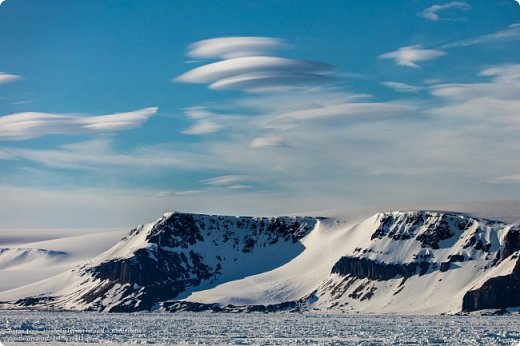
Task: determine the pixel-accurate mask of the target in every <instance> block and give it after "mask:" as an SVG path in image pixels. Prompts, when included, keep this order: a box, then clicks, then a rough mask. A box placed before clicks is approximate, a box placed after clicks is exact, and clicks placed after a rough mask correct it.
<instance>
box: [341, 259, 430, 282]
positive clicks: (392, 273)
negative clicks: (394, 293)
mask: <svg viewBox="0 0 520 346" xmlns="http://www.w3.org/2000/svg"><path fill="white" fill-rule="evenodd" d="M426 263H427V262H426ZM418 265H419V264H418V262H412V263H406V264H394V263H384V262H377V261H373V260H371V259H368V258H358V257H348V256H343V257H341V259H340V260H339V261H338V262H336V264H335V265H334V267H332V273H334V274H339V275H350V276H352V277H356V278H359V279H363V278H368V279H371V280H390V279H393V278H395V277H410V276H412V275H415V273H416V269H417V266H418ZM428 266H429V263H428ZM427 268H428V267H426V270H427Z"/></svg>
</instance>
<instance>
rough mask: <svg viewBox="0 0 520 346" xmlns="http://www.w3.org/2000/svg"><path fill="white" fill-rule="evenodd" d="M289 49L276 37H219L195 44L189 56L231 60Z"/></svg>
mask: <svg viewBox="0 0 520 346" xmlns="http://www.w3.org/2000/svg"><path fill="white" fill-rule="evenodd" d="M285 48H288V46H287V44H286V43H285V42H284V41H283V40H280V39H278V38H274V37H219V38H212V39H209V40H203V41H198V42H195V43H193V44H192V45H190V46H189V49H188V55H189V56H190V57H193V58H199V59H208V58H222V59H230V58H237V57H242V56H255V55H263V53H266V52H269V51H272V50H277V49H285Z"/></svg>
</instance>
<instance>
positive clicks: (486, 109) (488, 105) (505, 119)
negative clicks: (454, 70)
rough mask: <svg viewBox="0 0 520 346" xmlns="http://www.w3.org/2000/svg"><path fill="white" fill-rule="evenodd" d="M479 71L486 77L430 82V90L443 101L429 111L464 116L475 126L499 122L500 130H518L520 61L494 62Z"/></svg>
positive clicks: (443, 114) (496, 124) (447, 115)
mask: <svg viewBox="0 0 520 346" xmlns="http://www.w3.org/2000/svg"><path fill="white" fill-rule="evenodd" d="M479 75H480V76H481V77H484V78H489V80H488V81H485V82H480V83H457V84H454V83H450V84H438V85H434V86H432V87H431V90H430V92H431V94H432V95H434V96H437V97H439V98H441V99H442V100H444V101H445V102H446V104H445V105H442V106H439V107H436V108H434V109H432V110H430V113H431V114H433V115H436V116H441V117H444V118H446V119H464V120H465V121H467V122H470V123H473V124H475V123H477V124H478V126H491V125H492V124H494V126H498V125H499V126H500V127H501V128H500V131H502V132H504V131H510V132H514V131H518V130H520V118H519V117H518V114H520V100H519V98H518V95H520V64H511V65H501V66H495V67H492V68H488V69H486V70H483V71H481V72H480V74H479ZM493 131H497V129H493Z"/></svg>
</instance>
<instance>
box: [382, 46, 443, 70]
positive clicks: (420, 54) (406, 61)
mask: <svg viewBox="0 0 520 346" xmlns="http://www.w3.org/2000/svg"><path fill="white" fill-rule="evenodd" d="M446 54H447V53H446V52H444V51H442V50H436V49H423V48H421V46H419V45H415V46H407V47H401V48H399V49H398V50H396V51H393V52H388V53H384V54H381V55H380V56H379V58H380V59H392V60H394V62H395V63H396V64H397V65H401V66H408V67H414V68H417V67H419V65H418V64H417V62H420V61H428V60H433V59H436V58H438V57H441V56H443V55H446Z"/></svg>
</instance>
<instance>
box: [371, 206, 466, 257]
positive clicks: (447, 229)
mask: <svg viewBox="0 0 520 346" xmlns="http://www.w3.org/2000/svg"><path fill="white" fill-rule="evenodd" d="M473 222H474V220H473V219H471V218H468V217H463V216H460V215H452V214H445V213H442V214H438V213H425V212H405V213H399V214H394V213H386V214H383V215H382V217H381V219H380V225H379V227H378V228H377V229H376V231H375V232H374V233H373V234H372V237H371V239H376V238H378V239H382V238H383V237H388V238H391V239H393V240H406V239H410V238H415V240H417V241H418V242H420V243H421V247H423V248H425V247H430V248H432V249H438V248H439V242H440V241H442V240H446V239H450V238H452V237H453V236H455V235H456V234H457V233H461V232H464V231H465V230H467V229H468V228H470V227H471V226H472V225H473ZM424 228H426V229H424Z"/></svg>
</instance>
